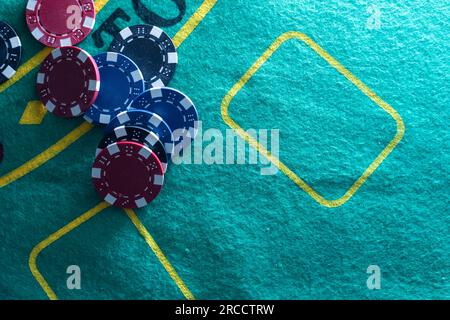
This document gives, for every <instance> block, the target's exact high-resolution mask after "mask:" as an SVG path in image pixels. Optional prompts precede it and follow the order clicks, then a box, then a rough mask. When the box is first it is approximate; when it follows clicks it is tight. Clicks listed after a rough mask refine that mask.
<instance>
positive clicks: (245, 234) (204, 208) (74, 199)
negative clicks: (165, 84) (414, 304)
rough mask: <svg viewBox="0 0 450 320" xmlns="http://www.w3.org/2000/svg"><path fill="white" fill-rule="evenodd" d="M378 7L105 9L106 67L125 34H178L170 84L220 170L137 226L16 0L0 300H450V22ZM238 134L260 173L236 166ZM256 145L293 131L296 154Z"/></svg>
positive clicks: (172, 181) (437, 13) (272, 4)
mask: <svg viewBox="0 0 450 320" xmlns="http://www.w3.org/2000/svg"><path fill="white" fill-rule="evenodd" d="M374 3H375V2H372V1H346V0H331V1H307V0H297V1H291V0H279V1H272V0H259V1H256V0H235V1H231V0H217V1H215V0H205V1H201V0H186V1H184V0H171V1H170V0H140V1H139V0H109V1H108V0H97V1H96V6H97V10H98V14H97V21H96V27H95V29H94V32H93V33H92V34H91V35H90V36H89V37H88V38H87V39H86V40H85V41H84V42H82V43H81V44H80V47H82V48H83V49H85V50H87V51H88V52H90V53H91V54H93V55H94V54H97V53H100V52H104V51H106V50H107V48H108V46H109V44H110V42H111V40H112V35H111V33H110V31H111V30H114V27H113V26H114V25H115V26H116V28H117V30H120V29H122V28H124V27H126V26H129V25H133V24H138V23H152V24H155V25H158V26H160V27H161V28H163V29H164V30H165V31H166V32H167V33H168V34H169V35H170V36H171V37H173V39H174V42H175V44H176V46H177V47H178V53H179V65H178V69H177V72H176V75H175V78H174V79H173V81H172V82H171V84H170V85H171V86H173V87H175V88H177V89H179V90H181V91H183V92H185V93H186V94H187V95H189V96H190V97H191V99H192V100H193V101H194V103H195V104H196V106H197V108H198V112H199V115H200V119H201V121H202V123H201V126H202V130H201V132H199V135H198V138H197V140H196V141H195V143H194V145H195V146H197V147H198V148H199V150H203V152H204V154H205V155H206V156H207V155H208V153H210V154H214V156H213V157H212V158H213V160H215V161H205V159H206V158H207V157H206V158H205V159H203V161H196V162H195V163H191V164H188V163H181V164H173V165H171V166H170V168H169V171H168V173H167V174H166V177H165V185H164V189H163V191H162V193H161V195H160V196H159V197H158V198H157V199H156V200H155V201H154V202H152V203H151V204H150V205H149V206H148V207H145V208H143V209H139V210H134V211H132V210H128V211H124V210H121V209H118V208H113V207H110V206H108V205H106V204H105V203H103V202H102V201H101V199H100V198H99V197H98V195H97V194H96V192H95V190H94V188H93V186H92V182H91V178H90V174H91V165H92V162H93V158H94V154H95V149H96V146H97V144H98V142H99V141H100V139H101V137H102V134H103V132H102V129H101V128H99V127H94V126H91V125H89V124H87V123H86V122H85V121H84V120H83V119H81V118H79V119H71V120H67V119H60V118H57V117H55V116H53V115H52V114H46V113H45V112H44V109H43V108H42V105H41V104H40V103H39V102H38V101H37V100H38V98H37V94H36V91H35V79H36V73H37V68H38V66H39V65H40V63H41V62H42V61H43V59H44V58H45V56H46V55H47V54H48V53H49V49H48V48H44V47H43V46H42V45H41V44H40V43H39V42H37V41H36V40H35V39H34V38H33V37H32V36H31V34H30V32H29V31H28V29H27V27H26V24H25V19H24V10H25V6H26V1H25V0H20V1H12V0H1V3H0V20H4V21H7V22H8V23H9V24H11V25H12V26H13V27H14V28H15V29H16V30H17V31H18V33H19V36H20V38H21V40H22V43H23V50H24V54H23V60H22V65H21V67H20V69H19V70H18V72H17V74H16V76H15V77H14V78H13V79H11V80H9V81H8V82H6V83H5V84H3V85H0V110H1V116H0V142H1V143H2V144H3V147H4V159H3V161H2V163H1V164H0V238H1V242H2V245H1V246H0V248H1V249H0V298H1V299H48V298H50V299H194V298H195V299H402V298H404V299H417V298H423V299H432V298H436V299H445V298H447V299H448V298H450V283H449V271H450V258H449V252H450V250H449V249H450V247H449V240H450V239H449V234H450V233H449V230H450V228H449V223H450V221H449V215H448V205H449V188H450V181H449V172H450V170H449V169H450V168H449V163H450V161H449V160H450V159H449V154H450V152H449V151H450V150H449V143H448V141H449V139H450V134H449V127H448V117H449V106H450V100H449V86H448V74H449V73H450V70H449V65H450V63H449V60H448V52H449V49H450V48H449V41H448V26H449V20H448V17H449V14H450V9H449V8H450V6H449V4H448V2H446V1H432V2H429V1H424V0H413V1H403V0H402V1H395V2H393V1H384V0H383V1H377V2H376V5H375V4H374ZM228 129H229V130H231V129H234V130H235V133H236V135H237V136H239V138H238V139H237V140H236V141H239V142H242V143H243V142H245V144H246V145H247V148H246V152H245V155H246V156H247V158H251V157H255V154H256V158H257V159H258V161H257V163H256V164H255V163H249V162H250V161H246V162H245V163H243V164H237V163H235V164H232V163H221V159H220V156H218V155H223V154H225V150H224V147H223V146H224V145H225V139H220V137H221V135H222V137H225V135H226V132H227V130H228ZM249 129H254V130H256V132H258V130H260V129H266V130H269V131H268V132H269V134H270V135H271V136H272V138H274V137H276V135H278V136H279V152H277V153H276V154H275V153H273V152H272V150H270V148H269V145H266V146H265V145H263V144H261V143H260V142H259V140H257V139H256V138H255V137H254V136H253V135H252V134H249V133H247V132H246V130H249ZM213 141H215V142H214V143H212V142H213ZM202 142H203V148H202ZM208 146H209V147H208ZM256 150H257V151H256ZM197 151H198V150H197ZM227 155H228V153H227ZM224 157H225V156H224ZM209 158H211V157H209ZM197 160H198V159H197ZM210 162H213V163H210ZM224 162H226V161H225V160H224ZM269 167H271V168H272V170H271V172H270V174H267V172H266V174H263V172H264V169H267V168H269ZM274 168H275V170H273V169H274ZM70 266H77V267H79V271H80V274H81V278H80V279H81V288H80V289H77V288H75V289H73V288H71V287H70V286H68V285H67V282H68V278H69V277H70V276H71V275H72V273H71V272H72V271H71V270H73V269H71V268H70ZM369 266H377V267H379V271H380V279H381V283H380V287H379V289H374V290H371V289H373V287H371V286H370V285H369V286H368V279H369V280H370V278H369V277H370V276H371V273H370V271H371V270H372V269H370V268H369ZM377 267H375V268H376V269H377ZM368 268H369V273H368ZM69 282H70V279H69ZM369 282H370V281H369ZM369 284H370V283H369Z"/></svg>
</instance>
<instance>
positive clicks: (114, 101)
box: [26, 0, 198, 208]
mask: <svg viewBox="0 0 450 320" xmlns="http://www.w3.org/2000/svg"><path fill="white" fill-rule="evenodd" d="M67 2H68V1H54V0H29V1H28V4H27V8H26V20H27V24H28V27H29V29H30V31H31V33H32V35H33V36H34V37H35V38H36V39H37V40H38V41H40V42H41V43H43V44H45V45H46V46H50V47H53V48H54V50H53V51H52V52H51V53H50V54H49V55H48V56H47V58H46V59H45V60H44V61H43V63H42V64H41V66H40V69H39V72H38V75H37V92H38V95H39V98H40V100H41V101H42V103H43V104H44V106H45V107H46V108H47V110H48V111H49V112H51V113H53V114H54V115H56V116H59V117H64V118H73V117H78V116H84V119H86V121H88V122H89V123H92V124H95V125H99V126H104V127H105V129H104V130H105V131H104V137H103V139H102V140H101V141H100V143H99V144H98V148H97V151H96V155H95V160H94V163H93V166H92V174H91V176H92V180H93V184H94V187H95V189H96V191H97V192H98V194H99V195H100V196H101V197H102V198H103V199H104V200H105V201H106V202H108V203H110V204H111V205H114V206H117V207H121V208H141V207H144V206H145V205H147V204H149V203H150V202H151V201H152V200H154V199H155V198H156V197H157V196H158V194H159V193H160V191H161V189H162V186H163V183H164V175H165V172H166V170H167V167H168V164H169V163H170V160H171V159H172V156H173V154H174V150H178V152H181V151H182V147H181V146H186V145H187V144H186V141H188V142H190V141H191V140H192V139H194V138H195V134H196V130H197V122H198V113H197V110H196V108H195V106H194V104H193V103H192V101H191V99H189V97H188V96H186V95H185V94H183V93H182V92H180V91H178V90H175V89H173V88H169V87H167V85H168V84H169V82H170V81H171V80H172V78H173V76H174V73H175V70H176V66H177V64H178V55H177V51H176V48H175V45H174V43H173V41H172V39H170V37H169V36H168V35H167V34H166V33H165V32H164V31H163V30H161V29H160V28H158V27H156V26H151V25H135V26H130V27H127V28H125V29H123V30H122V31H120V32H119V33H118V34H117V35H115V37H114V40H113V42H112V43H111V45H110V47H109V49H108V51H107V52H103V53H100V54H97V55H95V56H91V55H90V54H89V53H88V52H86V51H85V50H83V49H80V48H78V47H76V46H75V45H77V44H78V43H80V42H81V41H83V40H84V39H85V38H86V37H87V35H88V34H89V33H90V32H91V30H92V29H93V28H94V24H95V9H94V3H93V1H92V0H73V3H71V5H74V6H78V7H79V12H80V13H81V17H80V21H78V23H77V24H76V25H74V26H69V24H68V21H69V20H68V14H64V13H65V12H68V11H67V10H66V9H67V8H65V7H67V5H68V3H67ZM69 2H70V1H69ZM177 147H178V148H177Z"/></svg>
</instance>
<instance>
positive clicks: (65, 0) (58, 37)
mask: <svg viewBox="0 0 450 320" xmlns="http://www.w3.org/2000/svg"><path fill="white" fill-rule="evenodd" d="M26 22H27V25H28V28H29V29H30V31H31V34H32V35H33V37H34V38H36V40H38V41H39V42H41V43H42V44H44V45H46V46H48V47H53V48H58V47H66V46H73V45H76V44H78V43H80V42H81V41H83V40H84V39H85V38H86V37H87V36H88V35H89V33H90V32H91V31H92V30H93V29H94V25H95V6H94V1H93V0H28V3H27V8H26Z"/></svg>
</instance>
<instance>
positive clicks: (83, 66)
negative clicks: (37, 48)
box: [36, 47, 100, 118]
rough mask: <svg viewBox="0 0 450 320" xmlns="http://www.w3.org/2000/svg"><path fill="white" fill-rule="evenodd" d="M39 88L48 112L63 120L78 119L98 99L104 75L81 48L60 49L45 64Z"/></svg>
mask: <svg viewBox="0 0 450 320" xmlns="http://www.w3.org/2000/svg"><path fill="white" fill-rule="evenodd" d="M36 88H37V91H38V95H39V97H40V100H41V101H42V103H43V104H44V105H45V107H46V108H47V110H48V111H50V112H51V113H53V114H55V115H57V116H60V117H65V118H72V117H77V116H80V115H82V114H83V113H84V112H86V110H87V109H89V107H90V106H91V105H92V104H93V103H94V102H95V100H96V99H97V96H98V91H99V90H100V73H99V70H98V67H97V64H96V63H95V60H94V59H93V58H92V57H91V56H90V55H89V53H87V52H86V51H84V50H82V49H80V48H77V47H63V48H58V49H54V50H53V51H52V52H51V53H50V54H49V55H48V57H47V58H46V59H45V61H44V62H43V63H42V64H41V67H40V69H39V73H38V75H37V81H36Z"/></svg>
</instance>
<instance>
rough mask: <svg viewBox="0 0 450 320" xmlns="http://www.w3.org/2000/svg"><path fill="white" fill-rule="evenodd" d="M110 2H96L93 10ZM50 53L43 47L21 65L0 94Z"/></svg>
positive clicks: (3, 86) (106, 0)
mask: <svg viewBox="0 0 450 320" xmlns="http://www.w3.org/2000/svg"><path fill="white" fill-rule="evenodd" d="M109 1H110V0H96V1H95V9H96V11H97V13H98V12H100V10H102V9H103V7H104V6H105V5H106V4H107V3H108V2H109ZM51 51H52V48H48V47H45V48H44V49H42V50H41V51H39V52H38V53H37V54H36V55H34V56H33V57H32V58H30V59H29V60H28V61H27V62H25V63H24V64H22V65H21V66H20V67H19V69H17V72H16V74H15V75H14V76H13V77H12V78H11V79H9V80H8V81H7V82H5V83H3V84H1V85H0V93H2V92H3V91H5V90H6V89H8V88H10V87H11V86H12V85H14V84H15V83H16V82H17V81H19V80H20V79H22V78H23V77H25V76H26V75H27V74H28V73H30V72H31V71H32V70H33V69H34V68H36V67H37V66H39V65H40V64H41V63H42V61H44V60H45V58H46V57H47V56H48V55H49V54H50V52H51Z"/></svg>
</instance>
